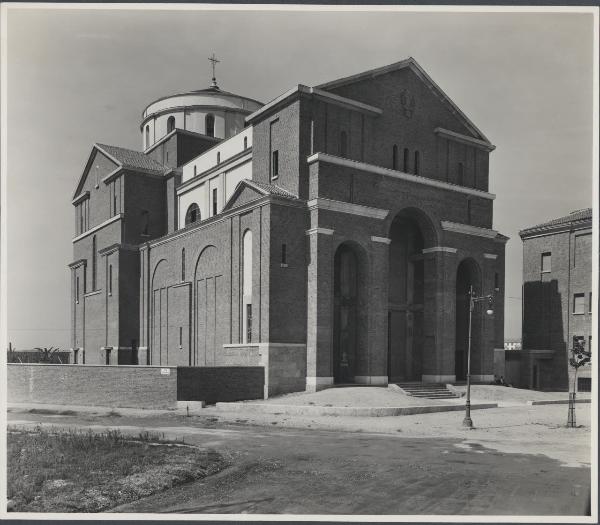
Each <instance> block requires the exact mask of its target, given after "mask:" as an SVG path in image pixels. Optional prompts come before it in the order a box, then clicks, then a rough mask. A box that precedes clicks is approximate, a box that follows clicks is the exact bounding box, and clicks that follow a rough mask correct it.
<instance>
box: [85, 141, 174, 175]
mask: <svg viewBox="0 0 600 525" xmlns="http://www.w3.org/2000/svg"><path fill="white" fill-rule="evenodd" d="M96 146H98V148H100V149H101V150H102V151H104V152H105V153H107V154H108V155H110V156H111V157H113V158H114V159H115V160H116V161H117V162H118V163H119V164H120V165H121V166H122V167H123V168H125V169H131V170H143V171H148V172H152V173H156V174H157V175H163V174H164V173H166V172H167V171H169V168H168V167H167V166H164V165H162V164H161V163H160V162H157V161H155V160H154V159H152V158H150V157H148V156H147V155H145V154H144V153H142V152H141V151H135V150H132V149H126V148H120V147H118V146H108V145H107V144H96Z"/></svg>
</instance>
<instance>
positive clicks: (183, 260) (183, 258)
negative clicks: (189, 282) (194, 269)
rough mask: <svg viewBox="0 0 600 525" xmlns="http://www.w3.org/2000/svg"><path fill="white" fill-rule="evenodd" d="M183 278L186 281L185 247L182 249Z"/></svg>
mask: <svg viewBox="0 0 600 525" xmlns="http://www.w3.org/2000/svg"><path fill="white" fill-rule="evenodd" d="M181 280H182V281H185V248H182V249H181Z"/></svg>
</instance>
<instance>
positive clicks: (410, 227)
mask: <svg viewBox="0 0 600 525" xmlns="http://www.w3.org/2000/svg"><path fill="white" fill-rule="evenodd" d="M389 237H390V239H391V244H390V255H389V257H390V262H389V292H388V379H389V381H390V382H397V381H420V380H421V377H422V374H423V347H424V338H423V317H424V311H425V294H424V282H425V268H424V260H423V247H424V238H423V232H422V229H421V226H420V225H419V222H418V220H417V218H416V217H415V216H414V214H412V213H411V212H410V211H408V210H407V211H405V212H402V213H399V214H398V215H397V216H396V217H395V218H394V220H393V222H392V225H391V228H390V235H389Z"/></svg>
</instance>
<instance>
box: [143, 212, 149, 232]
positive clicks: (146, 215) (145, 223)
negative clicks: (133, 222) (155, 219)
mask: <svg viewBox="0 0 600 525" xmlns="http://www.w3.org/2000/svg"><path fill="white" fill-rule="evenodd" d="M149 215H150V212H148V210H142V235H148V229H149V223H150V217H149Z"/></svg>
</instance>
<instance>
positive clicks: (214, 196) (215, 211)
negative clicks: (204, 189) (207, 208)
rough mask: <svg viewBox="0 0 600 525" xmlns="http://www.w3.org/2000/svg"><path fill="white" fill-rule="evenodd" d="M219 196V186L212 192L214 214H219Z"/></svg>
mask: <svg viewBox="0 0 600 525" xmlns="http://www.w3.org/2000/svg"><path fill="white" fill-rule="evenodd" d="M217 196H218V194H217V188H215V189H214V190H213V192H212V197H213V199H212V201H213V215H216V214H217Z"/></svg>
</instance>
